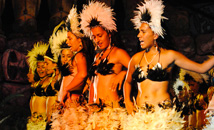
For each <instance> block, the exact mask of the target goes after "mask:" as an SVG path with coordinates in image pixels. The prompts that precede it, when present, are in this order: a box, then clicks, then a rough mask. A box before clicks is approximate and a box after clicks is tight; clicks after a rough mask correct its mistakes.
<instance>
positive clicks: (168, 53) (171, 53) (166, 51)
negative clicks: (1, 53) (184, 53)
mask: <svg viewBox="0 0 214 130" xmlns="http://www.w3.org/2000/svg"><path fill="white" fill-rule="evenodd" d="M161 53H162V54H164V55H166V56H171V57H172V56H175V55H178V54H180V53H179V52H177V51H175V50H170V49H163V48H162V49H161Z"/></svg>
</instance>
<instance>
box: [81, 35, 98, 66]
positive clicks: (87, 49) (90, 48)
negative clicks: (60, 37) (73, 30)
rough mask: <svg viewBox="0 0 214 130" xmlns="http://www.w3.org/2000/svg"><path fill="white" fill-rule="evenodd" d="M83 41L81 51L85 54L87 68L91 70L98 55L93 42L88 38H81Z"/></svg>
mask: <svg viewBox="0 0 214 130" xmlns="http://www.w3.org/2000/svg"><path fill="white" fill-rule="evenodd" d="M81 40H82V45H83V49H82V50H81V52H83V53H84V55H85V56H86V60H87V67H88V69H89V68H90V66H91V64H92V62H93V60H94V56H95V54H96V53H95V47H94V45H93V42H92V41H91V40H90V39H89V38H88V37H83V38H81Z"/></svg>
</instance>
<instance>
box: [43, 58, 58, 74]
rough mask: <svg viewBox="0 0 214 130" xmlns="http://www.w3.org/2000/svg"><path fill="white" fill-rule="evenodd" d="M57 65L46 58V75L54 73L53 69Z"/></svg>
mask: <svg viewBox="0 0 214 130" xmlns="http://www.w3.org/2000/svg"><path fill="white" fill-rule="evenodd" d="M56 66H57V64H56V63H54V62H53V61H51V60H50V59H48V58H45V69H46V72H47V74H52V73H53V72H54V69H55V68H56Z"/></svg>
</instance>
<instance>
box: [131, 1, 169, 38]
mask: <svg viewBox="0 0 214 130" xmlns="http://www.w3.org/2000/svg"><path fill="white" fill-rule="evenodd" d="M164 7H165V6H164V5H163V2H162V1H161V0H146V1H145V3H143V2H142V5H138V7H137V9H138V10H137V11H134V14H135V16H134V18H133V19H131V21H132V22H133V23H134V26H135V27H134V28H135V29H139V28H140V26H141V24H142V23H143V22H145V21H141V19H142V18H141V17H142V14H144V13H145V12H146V10H148V11H149V13H150V15H151V22H149V23H148V24H149V26H150V27H151V29H152V31H153V32H154V33H156V34H158V35H159V36H161V37H163V38H164V36H163V35H164V29H163V28H162V27H161V20H163V19H167V18H166V17H164V16H162V14H163V11H164ZM146 23H147V22H146Z"/></svg>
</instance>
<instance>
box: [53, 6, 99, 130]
mask: <svg viewBox="0 0 214 130" xmlns="http://www.w3.org/2000/svg"><path fill="white" fill-rule="evenodd" d="M65 25H66V30H65V29H62V31H59V32H58V33H56V36H54V37H53V38H54V39H53V50H55V52H56V53H57V54H59V55H60V57H61V61H60V62H61V64H62V66H61V67H59V68H61V69H60V70H61V73H62V76H63V79H62V84H61V87H60V92H59V96H58V100H59V101H60V104H59V105H58V106H56V107H57V108H58V109H56V111H55V112H54V113H53V115H52V124H51V125H52V126H51V128H52V129H53V130H61V129H85V128H86V126H87V119H88V111H87V107H86V106H85V105H86V102H87V101H85V100H82V99H83V98H82V95H83V88H84V87H85V85H86V80H87V75H88V68H89V65H90V64H91V63H92V61H93V57H94V54H95V51H94V46H93V43H92V41H91V40H90V39H89V38H86V37H84V35H83V34H82V33H81V32H80V28H79V22H78V14H77V9H76V7H73V8H72V9H71V10H70V13H69V15H68V18H67V20H66V23H65ZM62 35H63V36H62ZM57 39H58V40H57ZM59 39H65V40H59ZM59 41H60V42H59ZM66 43H67V44H66ZM65 44H66V45H67V46H66V45H65ZM63 46H64V47H63ZM62 47H63V48H62ZM59 108H60V109H59Z"/></svg>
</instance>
